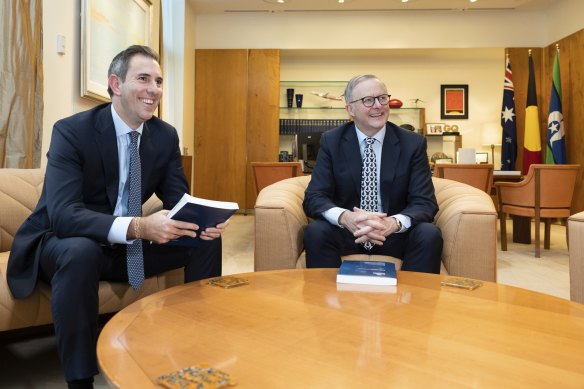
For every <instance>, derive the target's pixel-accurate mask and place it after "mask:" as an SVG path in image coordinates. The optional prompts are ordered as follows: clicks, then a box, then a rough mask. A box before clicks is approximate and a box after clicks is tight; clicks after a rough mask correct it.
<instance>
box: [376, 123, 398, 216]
mask: <svg viewBox="0 0 584 389" xmlns="http://www.w3.org/2000/svg"><path fill="white" fill-rule="evenodd" d="M385 128H386V130H385V138H384V139H383V146H382V147H383V149H382V152H381V171H380V179H379V180H380V183H379V190H380V191H381V205H382V207H383V209H389V197H388V193H389V188H390V187H391V184H392V182H393V180H394V178H395V172H396V169H397V161H399V158H400V154H401V149H400V147H399V139H398V137H397V135H396V134H395V130H394V128H393V127H392V125H391V123H389V122H388V123H387V125H386V127H385Z"/></svg>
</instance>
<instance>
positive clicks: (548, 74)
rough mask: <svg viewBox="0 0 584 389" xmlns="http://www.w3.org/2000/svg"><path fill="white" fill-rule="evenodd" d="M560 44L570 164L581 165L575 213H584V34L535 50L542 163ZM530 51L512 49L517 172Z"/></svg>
mask: <svg viewBox="0 0 584 389" xmlns="http://www.w3.org/2000/svg"><path fill="white" fill-rule="evenodd" d="M556 43H558V44H559V46H560V73H561V78H562V113H563V116H564V128H565V137H566V154H567V158H568V163H576V164H580V166H581V170H580V175H579V177H578V180H577V183H576V189H575V193H574V203H573V208H572V211H573V212H572V213H576V212H580V211H584V185H583V184H582V183H583V181H584V109H583V108H582V107H584V30H580V31H578V32H576V33H574V34H572V35H569V36H567V37H565V38H563V39H561V40H560V41H558V42H554V43H553V44H551V45H549V46H547V47H544V48H533V49H532V55H533V58H534V67H535V72H536V84H537V85H536V86H537V101H538V108H539V119H540V130H541V134H540V135H541V145H542V160H543V161H545V149H546V141H547V118H548V114H549V100H550V91H551V84H552V70H553V61H554V57H555V50H556ZM527 50H528V49H527V48H509V49H507V52H508V53H509V58H510V60H511V67H512V69H513V83H514V86H515V107H516V110H517V146H518V147H517V148H518V150H517V151H518V153H517V154H518V158H517V168H518V170H520V169H521V167H522V165H523V161H522V159H523V138H524V136H523V135H524V132H525V102H526V95H527V80H528V73H529V71H528V61H527V58H528V57H527Z"/></svg>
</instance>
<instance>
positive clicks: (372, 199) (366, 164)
mask: <svg viewBox="0 0 584 389" xmlns="http://www.w3.org/2000/svg"><path fill="white" fill-rule="evenodd" d="M365 142H366V143H367V144H366V145H365V153H364V155H363V169H362V173H361V204H360V208H361V209H362V210H364V211H370V212H377V211H378V209H377V160H376V159H375V152H374V151H373V143H375V139H374V138H366V139H365ZM363 247H365V249H366V250H367V251H369V250H371V249H372V248H373V243H371V242H365V243H363Z"/></svg>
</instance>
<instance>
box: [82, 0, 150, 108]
mask: <svg viewBox="0 0 584 389" xmlns="http://www.w3.org/2000/svg"><path fill="white" fill-rule="evenodd" d="M151 31H152V3H150V1H149V0H116V1H111V0H81V56H80V57H81V97H86V98H90V99H93V100H98V101H110V97H109V94H108V93H107V87H108V80H107V76H108V68H109V65H110V63H111V61H112V59H113V58H114V57H115V56H116V54H118V53H119V52H120V51H122V50H124V49H125V48H127V47H128V46H130V45H145V46H148V45H149V44H150V34H151Z"/></svg>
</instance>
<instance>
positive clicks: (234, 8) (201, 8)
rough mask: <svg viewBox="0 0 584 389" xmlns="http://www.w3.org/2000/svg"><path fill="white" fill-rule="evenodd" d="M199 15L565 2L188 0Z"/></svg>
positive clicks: (526, 6) (502, 7)
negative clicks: (280, 0)
mask: <svg viewBox="0 0 584 389" xmlns="http://www.w3.org/2000/svg"><path fill="white" fill-rule="evenodd" d="M188 1H189V2H190V4H191V5H192V6H193V7H194V10H195V12H196V13H197V14H209V13H224V12H228V13H231V12H316V11H327V12H343V11H353V12H354V11H377V12H391V11H435V12H446V11H468V12H480V11H514V10H516V11H545V10H547V9H549V8H551V7H553V6H555V5H557V4H558V3H559V2H561V1H563V0H477V1H476V2H474V3H471V2H470V1H469V0H409V1H408V2H407V3H402V2H401V0H345V2H344V4H339V3H338V0H285V3H284V4H279V3H278V2H277V0H188Z"/></svg>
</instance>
